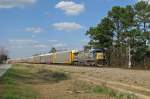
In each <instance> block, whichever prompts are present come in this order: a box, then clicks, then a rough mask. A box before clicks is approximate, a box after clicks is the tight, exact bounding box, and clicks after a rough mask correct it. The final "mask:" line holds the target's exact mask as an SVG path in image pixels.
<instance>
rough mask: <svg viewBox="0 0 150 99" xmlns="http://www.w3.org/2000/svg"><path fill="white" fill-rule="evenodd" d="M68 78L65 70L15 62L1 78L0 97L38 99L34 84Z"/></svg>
mask: <svg viewBox="0 0 150 99" xmlns="http://www.w3.org/2000/svg"><path fill="white" fill-rule="evenodd" d="M66 79H68V76H67V75H66V74H65V73H63V72H56V71H51V70H46V69H42V68H38V67H35V66H28V65H20V64H15V65H13V66H12V68H11V69H9V70H8V71H7V73H6V74H5V75H4V76H3V77H2V78H1V80H0V85H2V86H3V87H2V88H3V91H2V93H0V99H36V96H37V94H38V93H37V92H36V91H35V90H33V89H32V85H33V84H40V83H58V82H59V81H62V80H66Z"/></svg>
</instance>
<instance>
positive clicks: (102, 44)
mask: <svg viewBox="0 0 150 99" xmlns="http://www.w3.org/2000/svg"><path fill="white" fill-rule="evenodd" d="M113 29H114V27H113V23H112V21H111V20H109V18H104V19H102V21H101V23H100V24H98V25H97V26H96V27H92V28H90V29H89V30H88V31H87V32H86V35H89V36H90V38H91V41H90V42H89V44H90V45H92V47H93V48H99V49H105V51H107V52H108V53H107V55H106V56H107V61H108V64H109V63H110V50H111V48H112V44H113V35H114V34H113ZM109 65H110V64H109Z"/></svg>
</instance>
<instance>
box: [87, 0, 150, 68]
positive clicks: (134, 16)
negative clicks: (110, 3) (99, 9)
mask: <svg viewBox="0 0 150 99" xmlns="http://www.w3.org/2000/svg"><path fill="white" fill-rule="evenodd" d="M86 35H88V36H89V37H90V39H91V40H90V42H89V46H91V47H93V48H102V49H104V51H105V53H106V59H107V63H108V65H109V66H119V67H128V68H134V67H136V68H137V67H139V68H146V69H147V68H150V4H149V3H148V2H144V1H141V2H138V3H136V4H135V5H127V6H125V7H121V6H114V7H113V8H112V9H111V10H110V11H108V14H107V16H106V17H104V18H103V19H102V20H101V22H100V23H99V24H98V25H97V26H95V27H91V28H90V29H89V30H88V31H87V32H86Z"/></svg>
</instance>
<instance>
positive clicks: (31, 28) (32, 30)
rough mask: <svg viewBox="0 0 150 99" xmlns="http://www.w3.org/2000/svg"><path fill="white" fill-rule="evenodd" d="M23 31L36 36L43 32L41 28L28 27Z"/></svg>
mask: <svg viewBox="0 0 150 99" xmlns="http://www.w3.org/2000/svg"><path fill="white" fill-rule="evenodd" d="M25 31H27V32H32V33H35V34H37V33H41V32H43V31H44V30H43V29H42V28H41V27H28V28H26V29H25Z"/></svg>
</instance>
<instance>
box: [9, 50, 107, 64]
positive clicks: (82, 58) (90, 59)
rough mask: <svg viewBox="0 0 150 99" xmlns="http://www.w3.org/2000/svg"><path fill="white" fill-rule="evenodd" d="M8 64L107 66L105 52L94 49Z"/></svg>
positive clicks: (42, 55)
mask: <svg viewBox="0 0 150 99" xmlns="http://www.w3.org/2000/svg"><path fill="white" fill-rule="evenodd" d="M8 63H33V64H68V65H89V66H99V65H105V64H106V58H105V54H104V51H103V50H101V49H92V50H90V51H86V52H85V51H76V50H71V51H61V52H55V53H48V54H41V55H36V56H32V57H29V58H24V59H18V60H9V61H8Z"/></svg>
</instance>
